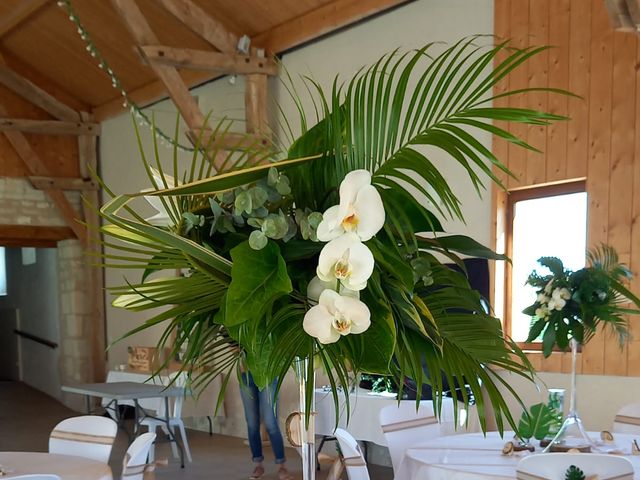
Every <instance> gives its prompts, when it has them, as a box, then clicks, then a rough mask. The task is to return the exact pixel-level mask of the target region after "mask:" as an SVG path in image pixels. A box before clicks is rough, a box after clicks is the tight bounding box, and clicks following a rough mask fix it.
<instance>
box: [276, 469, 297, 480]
mask: <svg viewBox="0 0 640 480" xmlns="http://www.w3.org/2000/svg"><path fill="white" fill-rule="evenodd" d="M278 480H293V477H292V476H291V474H290V473H289V470H287V469H286V468H280V469H278Z"/></svg>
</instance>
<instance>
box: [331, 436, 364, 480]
mask: <svg viewBox="0 0 640 480" xmlns="http://www.w3.org/2000/svg"><path fill="white" fill-rule="evenodd" d="M334 435H335V437H336V439H337V440H338V444H339V445H340V451H341V452H342V462H343V464H344V467H345V469H346V470H347V477H348V478H349V480H370V478H369V470H367V462H366V460H365V459H364V455H362V451H361V450H360V445H358V442H357V441H356V439H355V438H353V435H351V434H350V433H349V432H347V431H346V430H345V429H343V428H336V431H335V433H334Z"/></svg>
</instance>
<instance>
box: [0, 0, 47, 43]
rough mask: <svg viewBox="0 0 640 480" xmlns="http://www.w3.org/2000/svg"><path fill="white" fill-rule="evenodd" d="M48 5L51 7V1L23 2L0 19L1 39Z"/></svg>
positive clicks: (26, 0) (28, 0)
mask: <svg viewBox="0 0 640 480" xmlns="http://www.w3.org/2000/svg"><path fill="white" fill-rule="evenodd" d="M47 4H49V5H51V0H21V1H20V3H19V4H17V6H16V7H15V8H14V9H13V10H11V11H10V12H9V13H8V14H7V15H4V16H3V17H2V18H1V19H0V38H3V37H4V36H6V35H7V34H9V33H10V32H11V31H12V30H13V29H15V28H16V27H18V26H20V25H21V24H22V23H24V22H26V21H27V20H28V19H29V18H30V17H32V16H33V15H35V14H36V13H37V12H38V11H39V10H40V9H42V8H43V7H44V6H46V5H47Z"/></svg>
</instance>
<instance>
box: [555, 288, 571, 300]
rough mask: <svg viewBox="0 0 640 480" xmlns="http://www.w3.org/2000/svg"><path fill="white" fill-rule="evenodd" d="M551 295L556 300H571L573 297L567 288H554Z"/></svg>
mask: <svg viewBox="0 0 640 480" xmlns="http://www.w3.org/2000/svg"><path fill="white" fill-rule="evenodd" d="M551 297H552V298H554V299H556V300H558V299H562V300H569V299H570V298H571V292H570V291H569V289H567V288H556V289H554V290H553V293H552V294H551Z"/></svg>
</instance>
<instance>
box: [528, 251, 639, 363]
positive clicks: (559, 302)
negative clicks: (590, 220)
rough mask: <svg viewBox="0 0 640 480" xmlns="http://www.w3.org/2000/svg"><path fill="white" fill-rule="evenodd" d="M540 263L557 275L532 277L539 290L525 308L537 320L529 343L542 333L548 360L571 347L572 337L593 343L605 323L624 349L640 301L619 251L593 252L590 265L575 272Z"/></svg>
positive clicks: (554, 262) (546, 260) (556, 262)
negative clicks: (555, 349) (629, 323)
mask: <svg viewBox="0 0 640 480" xmlns="http://www.w3.org/2000/svg"><path fill="white" fill-rule="evenodd" d="M538 263H540V265H542V266H544V267H546V268H547V269H549V271H550V272H551V273H550V274H547V275H541V274H539V273H538V272H537V271H535V270H534V271H533V272H532V273H531V274H530V275H529V278H528V279H527V284H529V285H532V286H533V287H535V288H536V289H537V292H536V295H537V296H536V301H535V302H534V303H533V304H532V305H530V306H529V307H527V308H526V309H524V310H523V313H525V314H527V315H531V316H532V322H531V329H530V330H529V337H528V338H527V342H531V341H534V340H536V339H537V338H538V337H540V335H542V351H543V354H544V356H545V357H548V356H549V355H551V352H552V350H553V347H554V346H555V345H557V346H558V347H559V348H561V349H565V348H567V347H568V346H569V341H570V339H571V338H575V340H576V341H577V342H578V343H581V344H584V343H587V342H588V341H589V340H590V339H591V338H592V337H593V335H594V334H595V332H596V329H597V327H598V325H599V324H601V323H602V324H604V325H605V326H608V327H610V328H611V329H612V330H613V332H614V333H615V334H616V335H617V337H618V340H619V341H620V344H621V345H622V344H623V343H624V342H625V341H626V339H627V337H628V328H627V319H626V317H625V315H628V314H636V315H637V314H640V299H639V298H638V297H636V296H635V295H634V294H633V293H632V292H631V291H630V290H629V289H628V288H626V287H625V286H624V283H623V282H625V281H628V280H630V279H631V277H632V275H631V272H630V271H629V269H628V268H627V267H626V266H625V265H624V264H622V263H620V262H619V259H618V255H617V253H616V252H615V250H614V249H613V248H611V247H609V246H602V247H600V248H596V249H593V250H591V251H589V252H587V266H586V267H584V268H581V269H580V270H577V271H575V272H573V271H571V270H569V269H566V268H565V267H564V265H563V263H562V261H561V260H560V259H558V258H555V257H542V258H540V259H539V260H538ZM628 304H632V306H627V305H628Z"/></svg>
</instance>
